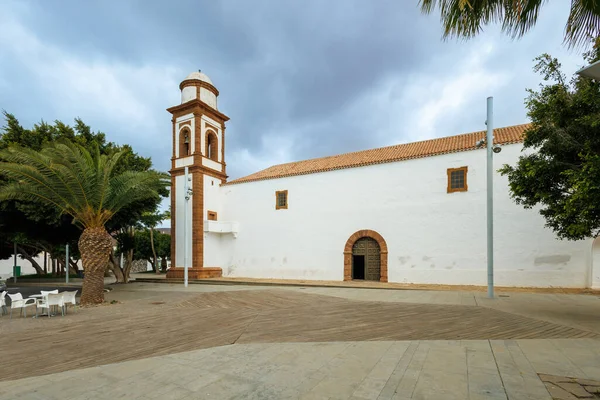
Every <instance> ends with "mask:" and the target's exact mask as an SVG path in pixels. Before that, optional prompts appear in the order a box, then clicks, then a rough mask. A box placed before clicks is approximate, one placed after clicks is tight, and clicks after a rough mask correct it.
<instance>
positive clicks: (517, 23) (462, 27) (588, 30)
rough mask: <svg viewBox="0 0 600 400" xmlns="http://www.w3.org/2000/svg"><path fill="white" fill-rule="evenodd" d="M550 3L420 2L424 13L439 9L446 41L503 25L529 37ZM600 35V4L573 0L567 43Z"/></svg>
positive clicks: (511, 0)
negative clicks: (541, 11)
mask: <svg viewBox="0 0 600 400" xmlns="http://www.w3.org/2000/svg"><path fill="white" fill-rule="evenodd" d="M547 2H548V0H420V2H419V4H420V6H421V11H422V12H423V13H425V14H430V13H432V12H434V11H435V10H436V9H439V12H440V18H441V22H442V26H443V29H444V33H443V37H444V38H448V37H462V38H467V39H468V38H471V37H473V36H475V35H477V34H478V33H480V32H481V30H482V29H483V27H484V26H485V25H488V24H492V23H499V24H501V26H502V31H503V32H505V33H506V34H508V35H510V36H511V37H513V38H519V37H522V36H523V35H525V34H526V33H527V32H528V31H529V30H530V29H531V28H532V27H533V26H535V24H536V23H537V20H538V17H539V13H540V10H541V8H542V7H543V6H544V5H545V4H546V3H547ZM599 35H600V1H598V0H571V10H570V13H569V16H568V19H567V24H566V27H565V43H566V44H567V45H568V46H569V47H576V46H579V45H582V44H584V43H590V41H591V40H590V39H593V38H596V37H598V36H599Z"/></svg>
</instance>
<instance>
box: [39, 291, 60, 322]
mask: <svg viewBox="0 0 600 400" xmlns="http://www.w3.org/2000/svg"><path fill="white" fill-rule="evenodd" d="M42 295H43V296H44V297H42V298H41V299H38V301H37V307H38V308H41V309H44V308H46V309H48V317H51V316H52V306H54V307H55V308H56V307H60V310H61V314H62V315H63V316H64V315H65V310H64V302H63V294H62V293H58V290H52V291H50V292H46V291H42ZM36 316H37V309H36Z"/></svg>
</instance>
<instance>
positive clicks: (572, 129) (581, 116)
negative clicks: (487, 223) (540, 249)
mask: <svg viewBox="0 0 600 400" xmlns="http://www.w3.org/2000/svg"><path fill="white" fill-rule="evenodd" d="M585 58H586V60H587V62H589V63H591V62H594V61H597V60H599V59H600V52H599V51H598V48H596V49H595V50H593V51H591V52H589V53H586V54H585ZM536 60H537V64H536V66H535V68H534V70H535V71H537V72H539V73H540V74H541V75H542V76H543V77H544V81H545V82H546V83H544V84H541V85H540V88H539V90H537V91H535V90H529V97H528V98H527V99H526V105H527V109H528V115H529V118H530V119H531V127H530V128H529V129H528V130H527V132H526V135H525V142H524V149H525V150H526V152H525V154H524V155H522V156H521V157H520V158H519V160H518V162H517V164H516V165H515V166H510V165H505V166H504V167H503V168H502V169H501V170H500V172H501V173H502V174H503V175H506V176H508V181H509V185H510V191H511V195H512V197H513V198H514V200H515V201H516V202H517V204H521V205H523V206H524V207H525V208H532V207H540V213H541V215H542V216H543V217H544V218H545V220H546V224H547V226H548V227H550V228H552V229H553V230H554V231H555V232H556V234H557V235H558V237H560V238H564V239H571V240H577V239H584V238H591V237H597V236H598V234H599V233H600V83H598V82H597V81H594V80H591V79H588V78H584V77H579V76H576V77H574V78H573V79H571V80H570V81H567V80H566V77H565V75H564V74H563V73H562V72H561V70H560V67H561V66H560V63H559V62H558V60H557V59H555V58H552V57H550V56H549V55H547V54H544V55H542V56H540V57H538V58H537V59H536Z"/></svg>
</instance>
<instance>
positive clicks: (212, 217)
mask: <svg viewBox="0 0 600 400" xmlns="http://www.w3.org/2000/svg"><path fill="white" fill-rule="evenodd" d="M206 214H207V216H206V217H207V219H208V220H209V221H216V220H217V212H216V211H208V212H207V213H206Z"/></svg>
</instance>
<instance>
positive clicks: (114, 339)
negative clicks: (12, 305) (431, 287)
mask: <svg viewBox="0 0 600 400" xmlns="http://www.w3.org/2000/svg"><path fill="white" fill-rule="evenodd" d="M499 295H500V296H499V297H498V298H496V299H487V298H486V297H485V293H482V292H469V291H427V290H380V289H357V288H320V287H276V286H256V285H254V286H243V285H234V286H226V285H190V287H188V288H187V289H185V288H184V287H183V286H182V285H177V284H164V283H163V284H158V283H133V284H130V285H117V286H115V289H114V290H113V291H112V292H111V293H109V294H107V300H108V301H109V302H110V301H113V303H114V304H107V305H103V306H98V307H92V308H85V309H82V310H80V311H79V312H78V313H73V312H70V313H69V314H68V315H67V316H66V317H64V318H62V317H57V318H50V319H48V318H40V319H37V320H36V319H31V318H28V319H24V318H22V319H19V318H17V319H15V318H13V320H12V321H9V319H8V318H7V317H3V318H2V319H1V320H0V332H2V336H3V341H2V343H0V354H2V357H1V359H0V366H1V371H2V374H1V376H0V380H2V381H3V382H1V384H0V399H137V398H139V399H145V398H157V399H363V400H364V399H511V400H512V399H553V398H555V399H576V398H578V397H576V395H578V394H579V395H583V394H582V393H584V394H587V395H589V396H594V394H592V393H593V391H594V390H596V389H595V388H596V387H598V389H599V390H600V382H598V381H600V296H599V295H593V294H592V295H590V294H588V295H576V294H540V293H536V294H532V293H510V292H507V293H502V292H501V293H499ZM596 383H597V385H598V386H594V385H596ZM584 384H585V385H584ZM586 385H587V386H586ZM586 390H587V391H588V392H586ZM581 391H583V392H581ZM568 396H571V397H568ZM589 398H593V397H589Z"/></svg>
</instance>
